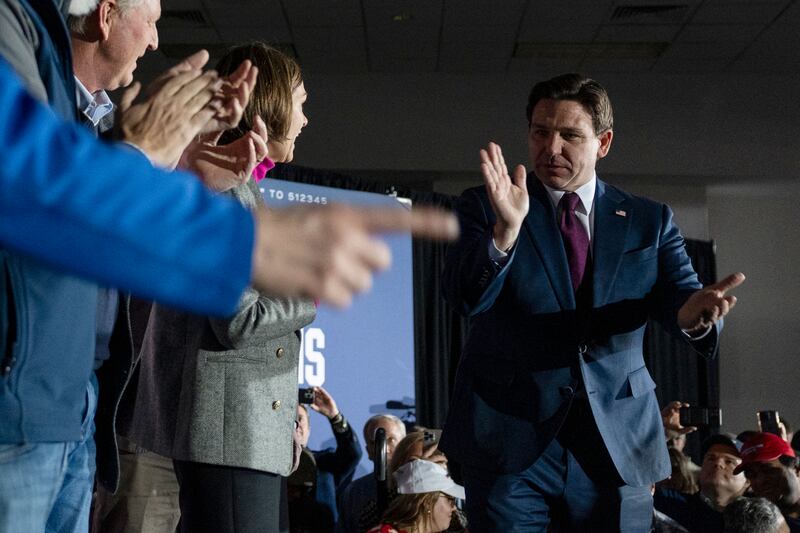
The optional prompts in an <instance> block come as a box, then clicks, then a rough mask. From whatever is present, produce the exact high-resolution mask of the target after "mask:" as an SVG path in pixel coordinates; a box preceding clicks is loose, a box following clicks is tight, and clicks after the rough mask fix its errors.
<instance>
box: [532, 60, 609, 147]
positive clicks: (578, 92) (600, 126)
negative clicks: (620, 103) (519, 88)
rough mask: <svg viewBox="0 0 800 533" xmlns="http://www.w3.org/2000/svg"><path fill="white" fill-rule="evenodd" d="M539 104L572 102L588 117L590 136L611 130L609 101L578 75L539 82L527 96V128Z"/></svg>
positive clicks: (603, 92) (600, 88)
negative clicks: (589, 117) (576, 103)
mask: <svg viewBox="0 0 800 533" xmlns="http://www.w3.org/2000/svg"><path fill="white" fill-rule="evenodd" d="M539 100H572V101H575V102H578V103H579V104H581V105H582V106H583V107H584V108H585V109H586V111H587V112H588V113H589V115H591V117H592V126H593V127H594V133H595V134H596V135H599V134H601V133H603V132H604V131H606V130H610V129H611V128H613V127H614V113H613V111H612V109H611V100H609V98H608V93H607V92H606V90H605V89H604V88H603V86H602V85H600V84H599V83H597V82H596V81H595V80H593V79H591V78H587V77H586V76H584V75H582V74H562V75H560V76H556V77H555V78H550V79H549V80H547V81H540V82H539V83H537V84H536V85H534V86H533V89H531V94H530V96H528V107H527V109H526V113H527V116H528V126H530V125H531V122H532V120H533V109H534V108H535V107H536V104H537V103H538V102H539Z"/></svg>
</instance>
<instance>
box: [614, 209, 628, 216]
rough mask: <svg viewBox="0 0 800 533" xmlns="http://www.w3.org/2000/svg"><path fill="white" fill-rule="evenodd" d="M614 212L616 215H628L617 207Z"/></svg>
mask: <svg viewBox="0 0 800 533" xmlns="http://www.w3.org/2000/svg"><path fill="white" fill-rule="evenodd" d="M614 214H615V215H617V216H619V217H626V216H628V213H626V212H625V211H623V210H622V209H617V210H616V211H614Z"/></svg>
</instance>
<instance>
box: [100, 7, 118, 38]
mask: <svg viewBox="0 0 800 533" xmlns="http://www.w3.org/2000/svg"><path fill="white" fill-rule="evenodd" d="M118 9H119V6H117V2H116V0H100V4H99V5H98V6H97V11H96V14H97V27H98V28H99V30H100V37H101V39H102V40H103V41H106V40H108V37H109V36H110V35H111V28H112V26H113V23H114V17H115V16H116V15H118V13H115V12H116V11H117V10H118Z"/></svg>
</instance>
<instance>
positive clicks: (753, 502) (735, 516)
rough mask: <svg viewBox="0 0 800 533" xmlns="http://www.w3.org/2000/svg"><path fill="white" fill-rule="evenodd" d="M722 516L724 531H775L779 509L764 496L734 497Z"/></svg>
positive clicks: (754, 532) (757, 532) (734, 532)
mask: <svg viewBox="0 0 800 533" xmlns="http://www.w3.org/2000/svg"><path fill="white" fill-rule="evenodd" d="M722 516H723V519H724V521H725V533H775V532H777V531H778V525H779V524H780V521H781V512H780V510H779V509H778V507H777V506H776V505H775V504H774V503H772V502H771V501H769V500H767V499H766V498H746V497H740V498H736V499H735V500H733V501H732V502H731V503H729V504H728V505H727V506H726V507H725V511H724V512H723V513H722Z"/></svg>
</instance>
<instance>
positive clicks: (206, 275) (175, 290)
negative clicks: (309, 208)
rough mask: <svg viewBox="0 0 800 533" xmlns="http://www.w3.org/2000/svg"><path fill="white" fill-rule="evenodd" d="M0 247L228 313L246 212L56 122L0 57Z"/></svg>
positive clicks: (241, 273)
mask: <svg viewBox="0 0 800 533" xmlns="http://www.w3.org/2000/svg"><path fill="white" fill-rule="evenodd" d="M0 124H2V127H0V154H2V162H1V163H0V245H2V246H4V247H8V248H10V249H15V250H17V251H19V252H22V253H25V254H28V255H30V256H33V257H36V258H37V259H39V260H41V261H44V262H46V263H48V264H50V265H52V266H54V267H56V268H58V269H61V270H63V271H65V272H68V273H71V274H75V275H78V276H81V277H84V278H88V279H91V280H94V281H97V282H100V283H102V284H105V285H108V286H112V287H118V288H121V289H124V290H127V291H131V292H133V293H134V294H136V295H138V296H142V297H145V298H149V299H154V300H158V301H161V302H164V303H166V304H170V305H175V306H178V307H182V308H185V309H188V310H191V311H195V312H198V313H204V314H212V315H221V314H228V313H231V312H232V311H233V310H234V309H235V307H236V303H237V301H238V299H239V296H240V294H241V293H242V291H243V290H244V288H245V287H246V286H247V284H248V281H249V278H250V267H251V261H250V259H251V253H252V245H253V238H254V222H253V218H252V215H251V214H249V213H248V212H247V211H245V209H244V208H242V207H241V206H239V205H238V204H237V203H236V202H235V201H233V200H230V199H228V198H223V197H219V196H214V195H213V194H212V193H211V192H210V191H208V190H207V189H205V187H204V186H203V185H202V184H201V183H200V182H199V180H197V179H195V178H194V177H193V176H191V175H190V174H183V173H179V172H174V173H168V172H164V171H161V170H158V169H155V168H153V167H152V166H151V165H150V163H149V162H148V161H147V159H146V158H145V157H143V156H142V155H140V154H138V153H135V151H134V150H132V149H126V148H120V147H114V146H111V145H107V144H104V143H102V142H100V141H97V140H96V139H95V138H94V137H93V136H92V135H90V134H89V133H88V132H86V131H84V129H83V128H81V127H80V126H78V125H73V124H68V123H66V122H64V121H62V120H60V119H58V118H57V117H56V116H55V115H54V114H53V113H52V112H51V111H50V110H49V109H48V108H47V107H45V106H44V105H42V104H41V103H39V102H38V101H37V100H35V99H34V98H32V97H31V96H30V95H29V94H28V93H27V92H26V91H25V90H24V88H23V87H22V85H21V84H20V82H19V80H18V79H17V77H16V75H15V74H14V72H13V71H12V70H11V68H10V67H9V66H8V64H7V63H6V62H5V60H3V59H2V58H0Z"/></svg>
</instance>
